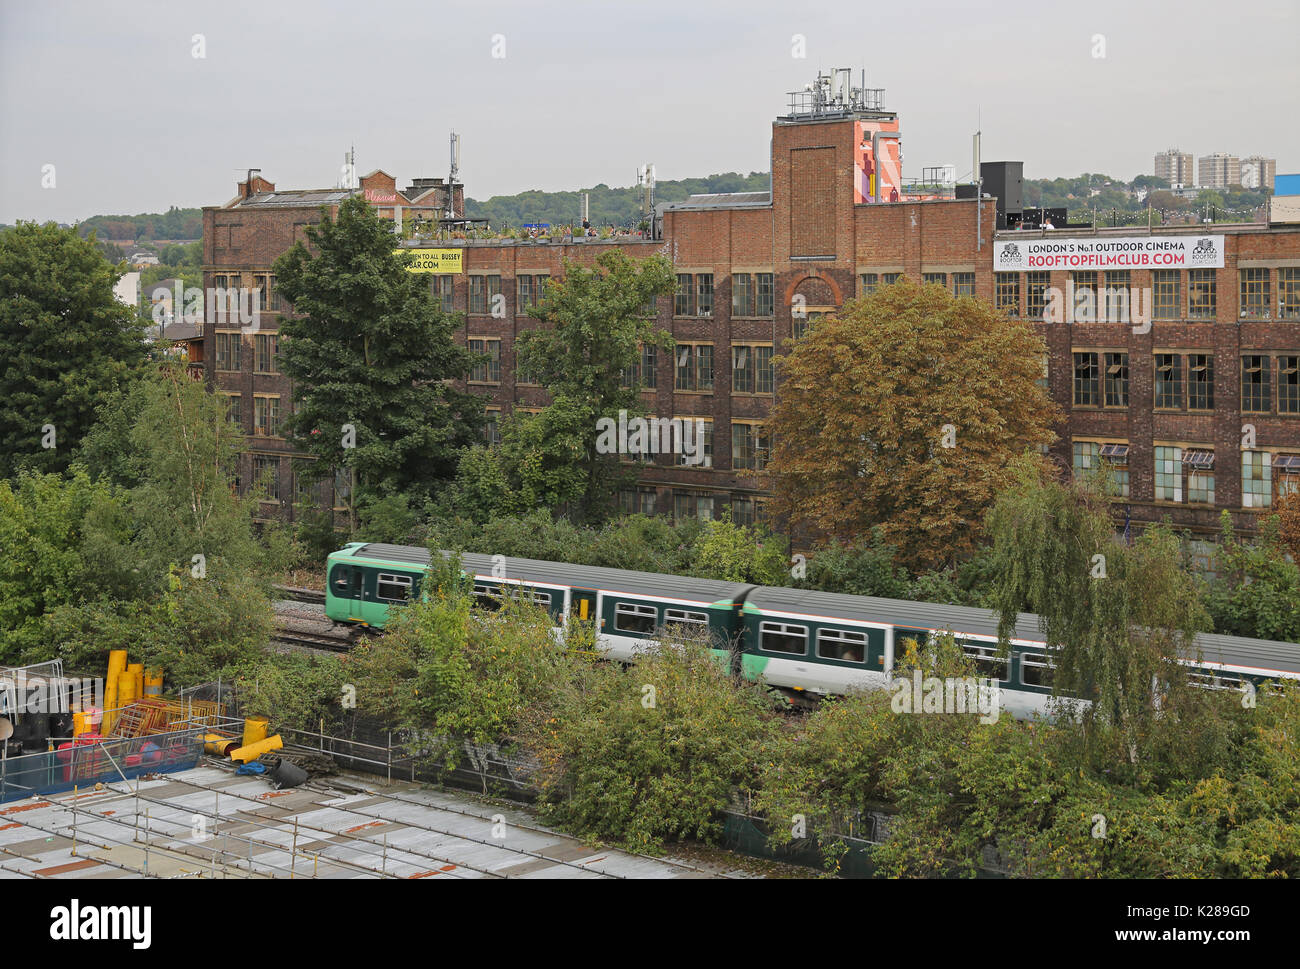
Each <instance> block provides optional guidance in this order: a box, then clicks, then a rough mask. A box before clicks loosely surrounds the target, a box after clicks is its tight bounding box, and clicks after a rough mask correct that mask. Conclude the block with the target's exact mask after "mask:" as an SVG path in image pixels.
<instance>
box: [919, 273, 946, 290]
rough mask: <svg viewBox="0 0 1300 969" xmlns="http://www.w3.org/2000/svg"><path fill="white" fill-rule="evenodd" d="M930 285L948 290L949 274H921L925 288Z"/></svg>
mask: <svg viewBox="0 0 1300 969" xmlns="http://www.w3.org/2000/svg"><path fill="white" fill-rule="evenodd" d="M930 283H935V284H936V285H939V286H942V287H943V288H944V289H947V288H948V274H947V273H921V285H923V286H925V285H928V284H930Z"/></svg>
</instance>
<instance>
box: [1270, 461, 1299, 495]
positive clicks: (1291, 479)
mask: <svg viewBox="0 0 1300 969" xmlns="http://www.w3.org/2000/svg"><path fill="white" fill-rule="evenodd" d="M1273 480H1274V481H1275V482H1276V483H1277V496H1278V497H1279V498H1281V497H1282V496H1283V495H1289V494H1300V454H1276V455H1274V456H1273Z"/></svg>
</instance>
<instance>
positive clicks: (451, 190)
mask: <svg viewBox="0 0 1300 969" xmlns="http://www.w3.org/2000/svg"><path fill="white" fill-rule="evenodd" d="M450 147H451V172H450V174H448V176H447V218H449V219H454V218H456V189H455V185H456V179H457V178H458V177H459V176H460V135H458V134H456V132H454V131H453V132H452V133H451V140H450Z"/></svg>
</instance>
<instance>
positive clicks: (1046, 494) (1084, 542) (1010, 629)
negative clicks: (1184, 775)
mask: <svg viewBox="0 0 1300 969" xmlns="http://www.w3.org/2000/svg"><path fill="white" fill-rule="evenodd" d="M988 527H989V532H990V534H991V535H992V538H993V553H992V563H991V567H992V569H993V572H994V575H995V579H994V583H993V589H992V600H993V608H994V609H995V610H996V611H997V613H998V632H999V636H1000V638H1001V639H1002V641H1003V642H1004V643H1006V642H1007V641H1008V640H1009V639H1010V638H1011V637H1012V636H1013V635H1014V631H1015V625H1016V617H1017V614H1018V613H1020V612H1033V613H1037V614H1038V616H1039V621H1040V623H1041V625H1042V632H1043V634H1044V636H1045V638H1046V641H1047V644H1048V649H1049V651H1050V652H1051V653H1053V654H1054V662H1055V663H1056V666H1057V670H1056V673H1055V677H1054V687H1055V689H1056V690H1057V691H1058V694H1059V693H1061V692H1065V693H1068V694H1073V695H1074V696H1077V697H1082V698H1084V699H1088V700H1092V701H1093V702H1092V704H1091V706H1090V707H1088V708H1087V710H1086V711H1085V712H1084V713H1083V719H1084V721H1085V726H1086V727H1088V729H1089V730H1091V731H1092V732H1093V733H1094V735H1095V734H1096V732H1097V731H1096V725H1097V724H1099V723H1101V724H1109V723H1112V722H1113V723H1114V724H1115V725H1116V726H1117V728H1118V730H1119V732H1120V736H1121V737H1122V738H1123V750H1124V754H1125V756H1126V757H1127V758H1128V760H1129V762H1130V764H1132V765H1136V764H1137V763H1138V762H1139V760H1140V759H1141V758H1142V757H1143V755H1144V754H1146V753H1148V752H1149V745H1150V744H1151V743H1153V742H1155V741H1153V740H1152V739H1151V738H1152V737H1153V736H1154V735H1156V734H1157V733H1158V729H1157V728H1164V729H1175V728H1171V725H1173V724H1176V723H1177V715H1178V713H1179V712H1181V710H1182V706H1181V705H1182V704H1184V703H1187V702H1189V701H1190V697H1191V695H1190V694H1189V692H1188V690H1187V685H1186V674H1185V670H1184V667H1183V666H1182V665H1181V664H1180V663H1179V660H1180V658H1187V657H1192V656H1194V649H1193V639H1194V637H1195V635H1196V633H1197V632H1198V631H1199V630H1200V629H1203V628H1205V626H1206V625H1207V623H1208V621H1209V617H1208V616H1207V615H1206V613H1205V610H1204V607H1203V606H1202V604H1201V600H1200V596H1199V594H1198V591H1197V588H1196V582H1195V580H1194V579H1193V577H1192V576H1191V575H1190V573H1189V572H1187V571H1186V570H1185V569H1184V568H1183V566H1182V562H1181V555H1180V548H1179V543H1178V538H1177V536H1175V535H1174V534H1173V532H1172V531H1171V530H1170V529H1169V528H1168V527H1167V526H1150V527H1148V528H1147V529H1146V530H1145V531H1144V532H1143V533H1142V534H1141V535H1140V536H1139V537H1138V539H1137V540H1136V541H1135V542H1134V544H1133V545H1132V546H1131V547H1128V546H1124V545H1122V544H1120V543H1119V542H1118V541H1116V539H1115V530H1114V525H1113V524H1112V522H1111V518H1110V514H1109V511H1108V508H1107V507H1106V502H1105V500H1104V499H1103V498H1102V497H1100V496H1099V495H1097V494H1096V492H1093V491H1088V490H1086V489H1085V487H1084V486H1083V485H1081V484H1079V483H1076V482H1071V483H1070V484H1068V485H1061V484H1058V483H1057V482H1055V481H1054V480H1051V478H1050V477H1049V473H1048V472H1047V471H1046V469H1045V468H1044V466H1043V464H1042V463H1041V462H1040V461H1039V460H1038V459H1036V458H1029V457H1026V458H1024V459H1021V460H1020V461H1018V462H1017V464H1016V466H1015V479H1014V481H1013V483H1012V484H1011V485H1010V486H1009V487H1008V488H1007V489H1006V490H1005V491H1003V492H1002V494H1001V495H999V497H998V500H997V502H996V504H995V505H994V507H993V509H992V510H991V511H990V513H989V521H988ZM1157 690H1158V691H1159V692H1158V693H1157V692H1156V691H1157ZM1158 712H1159V713H1163V714H1165V715H1164V716H1162V717H1161V716H1158Z"/></svg>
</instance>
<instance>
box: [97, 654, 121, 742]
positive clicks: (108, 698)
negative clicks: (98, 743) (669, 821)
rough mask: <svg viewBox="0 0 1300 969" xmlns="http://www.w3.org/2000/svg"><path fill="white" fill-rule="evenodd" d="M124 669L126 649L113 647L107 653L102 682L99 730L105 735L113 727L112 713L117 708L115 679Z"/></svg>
mask: <svg viewBox="0 0 1300 969" xmlns="http://www.w3.org/2000/svg"><path fill="white" fill-rule="evenodd" d="M125 669H126V650H124V649H113V650H109V653H108V678H107V681H106V682H105V683H104V721H103V724H102V725H101V730H100V732H101V733H103V734H105V735H107V734H108V732H109V731H110V730H112V729H113V714H112V713H109V711H110V710H115V709H117V680H118V677H120V676H121V675H122V673H123V671H124V670H125Z"/></svg>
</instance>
